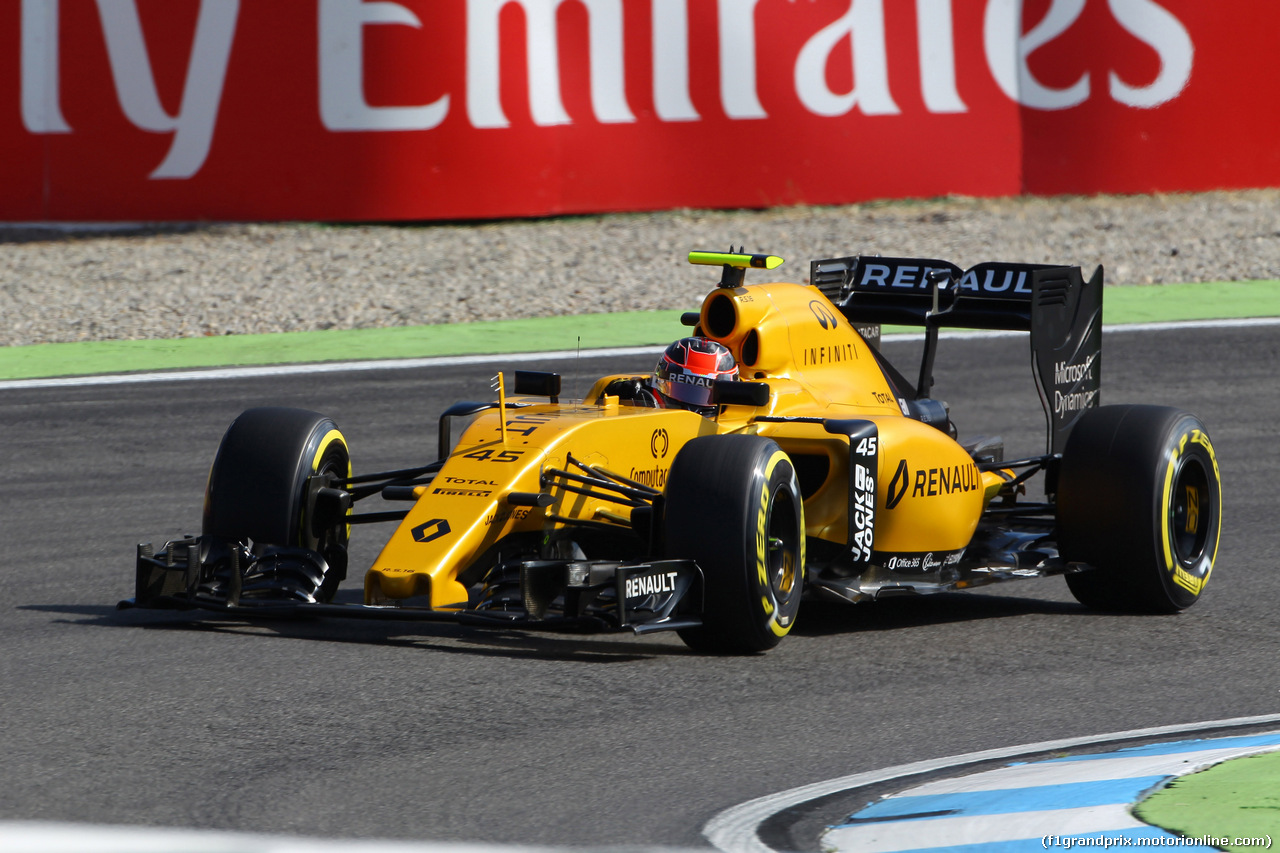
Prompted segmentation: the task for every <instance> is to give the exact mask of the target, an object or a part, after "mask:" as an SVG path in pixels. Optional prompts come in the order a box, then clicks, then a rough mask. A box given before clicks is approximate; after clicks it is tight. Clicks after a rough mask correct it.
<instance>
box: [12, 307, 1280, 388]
mask: <svg viewBox="0 0 1280 853" xmlns="http://www.w3.org/2000/svg"><path fill="white" fill-rule="evenodd" d="M1252 326H1280V317H1257V318H1251V319H1244V320H1187V321H1179V322H1176V323H1130V324H1126V325H1120V326H1107V327H1106V328H1104V329H1103V330H1102V331H1103V333H1104V334H1120V333H1126V332H1169V331H1176V330H1179V329H1232V328H1242V327H1252ZM1026 334H1027V333H1026V332H1001V331H958V330H952V331H946V332H943V333H942V335H941V337H942V338H943V339H950V340H983V339H989V338H1009V337H1019V336H1025V335H1026ZM884 340H886V341H920V340H924V335H923V334H915V333H904V334H893V335H885V336H884ZM662 349H663V348H662V347H661V346H647V347H618V348H615V349H591V350H581V351H578V350H556V351H553V352H524V353H514V354H501V353H495V354H491V355H457V356H438V357H432V358H397V359H382V360H377V361H327V362H320V363H316V364H276V365H265V366H262V367H222V368H208V369H204V368H201V369H192V370H169V371H159V372H148V373H109V374H100V375H97V376H59V377H52V378H47V379H9V380H4V381H0V391H18V390H23V389H33V388H83V387H87V386H93V385H133V384H139V383H147V382H208V381H212V380H216V379H257V378H261V377H269V376H304V375H312V374H319V373H346V372H355V371H369V370H406V369H409V368H417V367H457V366H459V365H468V364H511V363H519V362H528V361H541V360H545V359H550V360H565V359H576V358H580V357H582V356H586V357H588V358H612V357H622V356H630V355H656V354H658V353H660V352H662Z"/></svg>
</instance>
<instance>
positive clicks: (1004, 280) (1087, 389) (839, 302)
mask: <svg viewBox="0 0 1280 853" xmlns="http://www.w3.org/2000/svg"><path fill="white" fill-rule="evenodd" d="M809 281H810V283H811V284H813V285H814V286H816V287H817V288H818V289H819V290H821V291H822V292H823V294H824V295H825V296H826V297H827V298H828V299H830V300H831V302H832V303H833V304H835V306H836V307H837V308H839V309H840V312H841V313H842V314H844V315H845V317H847V318H848V319H849V322H850V323H852V324H853V325H855V326H858V327H866V326H873V327H874V326H876V325H878V324H882V323H888V324H896V325H907V326H923V327H924V328H925V330H926V342H927V345H926V354H925V359H926V363H925V365H924V366H922V369H921V381H920V385H919V391H918V396H927V395H928V389H929V385H931V384H932V377H931V376H928V375H927V374H928V372H929V370H931V366H932V352H931V351H930V350H931V349H932V344H933V342H935V341H936V335H937V329H939V328H963V329H994V330H1008V331H1025V332H1030V333H1031V368H1032V375H1033V376H1034V378H1035V382H1036V389H1037V391H1038V392H1039V394H1040V401H1041V403H1042V405H1043V406H1044V410H1045V417H1046V420H1047V421H1048V433H1049V434H1048V438H1047V441H1046V444H1047V446H1048V452H1049V453H1061V452H1062V448H1063V447H1064V446H1065V445H1066V441H1067V436H1069V435H1070V434H1071V429H1072V427H1074V426H1075V424H1076V422H1077V421H1078V420H1079V419H1080V417H1081V416H1082V415H1083V414H1084V412H1085V411H1087V410H1088V409H1091V408H1095V407H1096V406H1098V404H1099V390H1100V384H1101V382H1100V380H1101V367H1102V282H1103V271H1102V267H1098V268H1097V269H1096V270H1095V271H1094V273H1093V275H1092V277H1090V278H1089V280H1088V281H1085V279H1084V276H1083V274H1082V273H1081V271H1080V268H1079V267H1076V266H1055V265H1049V264H1014V263H998V262H997V263H983V264H978V265H977V266H975V267H971V268H970V269H968V270H961V269H960V268H959V267H958V266H956V265H955V264H953V263H951V262H949V261H942V260H936V259H930V258H884V257H876V256H862V255H856V256H852V257H845V258H828V259H824V260H816V261H813V262H811V263H810V266H809ZM940 291H941V292H943V293H945V294H946V298H945V299H940V298H939V297H940ZM877 331H878V330H877ZM864 334H865V333H864Z"/></svg>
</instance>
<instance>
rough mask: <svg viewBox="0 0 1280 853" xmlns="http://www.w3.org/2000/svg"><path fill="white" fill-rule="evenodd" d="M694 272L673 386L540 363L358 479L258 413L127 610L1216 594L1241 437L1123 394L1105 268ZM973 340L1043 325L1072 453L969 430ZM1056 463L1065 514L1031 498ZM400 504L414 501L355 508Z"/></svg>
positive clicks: (499, 608)
mask: <svg viewBox="0 0 1280 853" xmlns="http://www.w3.org/2000/svg"><path fill="white" fill-rule="evenodd" d="M689 259H690V261H692V262H693V263H702V264H714V265H720V266H722V268H723V273H722V278H721V280H720V282H719V284H718V286H716V287H715V288H714V289H713V290H712V292H711V293H710V294H709V295H708V296H707V297H706V298H705V299H704V300H703V302H702V308H701V311H699V312H698V313H696V314H694V313H690V314H686V315H685V317H684V322H685V324H686V325H688V326H692V327H693V329H692V334H691V335H689V336H688V337H686V338H684V339H681V340H680V341H677V342H676V343H675V344H673V345H672V346H671V347H669V348H668V349H667V351H666V353H665V354H664V355H663V357H662V359H661V360H660V361H659V364H658V367H657V368H656V369H655V371H654V372H653V374H650V375H617V376H606V377H604V378H602V379H600V380H599V381H597V382H596V383H595V385H594V386H593V387H592V388H591V390H590V391H589V392H588V393H587V395H586V397H585V398H584V399H583V400H581V401H566V402H561V401H560V400H559V392H560V377H559V376H558V375H556V374H552V373H531V372H519V371H517V372H516V374H515V384H514V388H513V389H512V390H513V393H512V394H511V395H510V396H508V394H507V391H506V388H505V386H504V385H503V384H502V376H501V374H499V376H498V384H497V387H496V389H495V390H496V394H495V396H496V400H494V401H491V402H485V403H458V404H456V405H453V406H451V407H450V408H448V409H447V410H446V411H445V412H444V413H443V415H442V416H441V417H440V422H439V458H438V459H437V460H436V461H434V462H430V463H426V464H420V465H416V466H415V467H410V468H406V469H403V470H398V471H388V472H382V473H376V474H375V473H353V471H352V467H351V456H350V453H349V451H348V446H347V441H346V439H345V438H344V437H343V435H342V433H341V432H340V431H339V430H338V427H337V426H336V425H335V424H334V423H333V422H332V421H331V420H329V419H328V418H326V417H324V416H322V415H319V414H316V413H314V412H309V411H303V410H298V409H285V408H258V409H251V410H249V411H246V412H245V413H243V414H242V415H241V416H240V417H239V418H237V419H236V420H235V422H234V423H232V424H231V426H230V428H229V429H228V430H227V432H226V435H225V436H224V438H223V439H222V444H221V446H220V447H219V449H218V452H217V456H216V457H215V459H214V463H213V467H212V469H211V471H210V474H209V482H208V488H207V492H206V496H205V507H204V523H203V532H202V534H201V535H200V536H198V537H192V538H189V539H184V540H179V541H172V542H168V543H166V544H165V546H164V547H163V548H162V549H161V550H160V551H159V552H155V551H154V550H153V549H152V548H151V546H150V545H140V546H139V548H138V554H137V563H136V566H137V587H136V590H137V591H136V598H134V599H131V600H130V601H127V602H122V606H140V607H166V608H184V609H187V608H204V609H206V610H207V611H212V612H220V613H224V614H231V615H234V616H235V617H237V618H241V617H244V616H254V615H260V616H279V615H282V614H284V613H287V612H295V611H299V612H310V613H315V614H320V615H334V616H354V617H363V618H376V619H397V620H406V619H420V620H449V621H456V622H462V623H464V624H472V625H479V626H505V627H519V628H523V629H551V630H556V629H558V630H619V629H625V630H630V631H634V632H635V633H638V634H639V633H648V632H651V631H660V630H675V631H678V632H679V635H680V637H681V638H682V639H683V640H684V641H685V642H686V643H687V644H688V645H689V646H691V647H693V648H695V649H699V650H707V651H716V652H753V651H762V650H765V649H768V648H770V647H772V646H774V645H776V644H777V643H778V641H779V640H780V639H781V638H782V637H784V636H785V635H786V634H787V632H788V631H790V630H791V628H792V626H793V625H794V624H795V621H796V616H797V612H798V610H799V606H800V601H801V597H802V596H804V595H813V596H823V597H833V598H837V599H842V600H846V601H849V602H860V601H867V600H873V599H876V598H880V597H884V596H889V595H901V594H912V593H916V594H918V593H930V592H938V591H944V590H956V589H964V588H968V587H973V586H978V585H981V584H986V583H990V582H993V581H1000V580H1007V579H1013V578H1023V577H1039V576H1046V575H1053V574H1065V575H1066V580H1067V583H1068V585H1069V586H1070V589H1071V591H1072V592H1073V593H1074V594H1075V596H1076V598H1078V599H1079V600H1080V601H1081V602H1083V603H1084V604H1086V605H1089V606H1091V607H1098V608H1105V609H1115V610H1125V611H1175V610H1179V609H1182V608H1185V607H1188V606H1190V605H1191V604H1193V603H1194V602H1195V601H1196V600H1197V598H1198V597H1199V596H1200V594H1201V591H1202V590H1203V588H1204V585H1205V583H1206V582H1207V581H1208V579H1209V574H1210V571H1211V570H1212V567H1213V560H1214V556H1215V553H1216V551H1217V546H1218V531H1219V525H1220V520H1221V484H1220V480H1219V474H1218V466H1217V461H1216V459H1215V456H1214V450H1213V445H1212V443H1211V442H1210V440H1209V436H1208V434H1207V433H1206V431H1205V428H1204V426H1203V425H1202V424H1201V423H1200V421H1199V420H1197V419H1196V418H1195V417H1194V416H1193V415H1190V414H1188V413H1186V412H1182V411H1179V410H1177V409H1170V408H1163V407H1155V406H1107V407H1099V405H1098V390H1099V376H1100V368H1101V361H1100V355H1101V343H1102V334H1101V332H1102V329H1101V323H1102V272H1101V269H1100V268H1099V270H1098V271H1097V272H1096V273H1095V274H1094V275H1093V277H1092V278H1091V279H1090V280H1089V281H1085V280H1084V278H1083V276H1082V275H1081V272H1080V269H1079V268H1078V267H1068V266H1043V265H1030V264H1001V263H992V264H981V265H979V266H977V267H974V268H972V269H970V270H967V271H962V270H960V269H959V268H958V267H956V266H954V265H952V264H950V263H947V262H945V261H937V260H929V259H919V258H882V257H868V256H859V257H848V258H833V259H825V260H818V261H814V262H812V264H811V275H810V280H811V282H812V284H810V285H799V284H792V283H771V284H745V283H744V277H745V272H746V270H747V269H773V268H775V267H776V266H778V265H779V264H780V263H781V262H782V261H781V259H780V258H777V257H774V256H769V255H750V254H743V253H733V252H730V253H728V254H723V253H721V254H717V253H710V252H694V253H692V254H691V255H690V258H689ZM881 323H899V324H901V323H908V324H915V325H920V326H923V327H924V330H925V345H924V357H923V360H922V363H921V365H920V369H919V376H918V379H917V381H916V382H915V383H914V384H913V383H912V382H910V381H909V380H907V379H906V378H905V377H904V376H903V375H902V374H901V373H900V372H899V371H898V370H897V369H895V368H894V367H893V366H892V365H891V364H889V363H888V361H886V360H885V358H884V357H883V356H882V355H881V354H880V353H879V351H878V347H877V346H876V345H875V344H877V343H878V333H879V324H881ZM956 326H959V327H972V328H986V329H1020V330H1024V331H1028V332H1029V333H1030V338H1031V356H1032V367H1033V374H1034V376H1035V378H1036V384H1037V387H1038V388H1039V391H1040V395H1041V398H1042V401H1043V402H1044V404H1045V410H1046V414H1047V419H1048V439H1047V441H1046V444H1047V447H1046V453H1045V454H1043V455H1041V456H1036V457H1032V458H1025V459H1016V460H1006V459H1004V458H1003V447H1002V445H1001V444H1000V442H999V441H998V440H977V441H964V440H963V439H958V438H957V436H956V430H955V428H954V426H953V425H952V423H951V421H950V420H949V417H948V411H947V408H946V407H945V405H944V404H942V403H940V402H938V401H936V400H934V399H933V398H932V397H931V396H930V389H931V386H932V384H933V379H932V365H933V360H934V353H935V351H936V349H937V342H938V329H939V328H941V327H956ZM869 341H870V343H869ZM1040 473H1043V474H1044V477H1043V480H1044V490H1045V493H1046V498H1045V500H1043V501H1038V502H1031V501H1028V500H1025V499H1023V497H1024V495H1025V493H1026V486H1025V484H1026V483H1027V481H1028V479H1029V478H1031V477H1032V476H1034V475H1036V474H1040ZM375 496H379V497H380V498H381V499H382V501H384V502H402V503H400V504H398V505H399V506H401V507H402V508H401V509H398V510H386V509H383V510H381V511H374V512H356V511H354V510H353V506H354V505H355V504H357V503H361V502H363V501H365V500H366V499H368V498H372V497H375ZM384 505H385V504H384ZM396 505H397V504H395V503H392V504H391V506H396ZM380 522H394V523H395V524H396V527H395V530H394V532H393V533H392V534H391V536H390V538H389V539H388V541H387V543H386V546H385V547H384V548H383V549H382V552H381V554H380V555H379V556H378V558H377V559H376V560H375V562H374V563H373V565H372V567H370V568H369V569H368V571H367V572H366V573H365V576H364V602H365V603H364V604H331V603H328V602H330V601H331V599H332V597H333V595H334V592H335V590H336V588H337V586H338V584H339V583H341V581H342V580H343V579H344V578H345V577H346V574H347V542H348V536H349V535H350V531H351V529H352V528H353V527H354V526H357V525H363V524H366V523H380Z"/></svg>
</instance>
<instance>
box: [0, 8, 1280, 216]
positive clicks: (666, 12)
mask: <svg viewBox="0 0 1280 853" xmlns="http://www.w3.org/2000/svg"><path fill="white" fill-rule="evenodd" d="M1277 33H1280V4H1277V3H1274V2H1273V0H1236V1H1235V2H1233V3H1230V4H1218V3H1206V2H1203V0H252V2H250V0H4V2H3V4H2V5H0V55H3V56H4V57H6V59H5V61H3V62H2V63H0V141H2V143H3V145H2V150H0V155H2V156H0V181H3V187H4V190H3V193H0V219H5V220H10V221H25V220H72V221H83V220H166V219H178V220H193V219H212V220H257V219H265V220H278V219H312V220H369V219H372V220H394V219H462V218H491V217H509V216H528V215H542V214H557V213H574V212H598V211H616V210H648V209H661V208H670V207H682V206H689V207H761V206H768V205H779V204H795V203H809V204H831V203H841V202H854V201H863V200H868V199H877V198H897V197H928V196H937V195H943V194H950V193H955V194H965V195H981V196H994V195H1008V194H1016V193H1022V192H1030V193H1040V194H1058V193H1096V192H1148V191H1174V190H1206V189H1215V188H1242V187H1256V186H1274V185H1280V144H1277V143H1276V141H1275V140H1276V139H1277V138H1280V109H1278V108H1277V106H1276V105H1277V104H1280V70H1277V69H1278V68H1280V66H1278V65H1277V64H1276V63H1275V61H1274V60H1273V58H1272V54H1273V53H1274V48H1275V39H1276V34H1277Z"/></svg>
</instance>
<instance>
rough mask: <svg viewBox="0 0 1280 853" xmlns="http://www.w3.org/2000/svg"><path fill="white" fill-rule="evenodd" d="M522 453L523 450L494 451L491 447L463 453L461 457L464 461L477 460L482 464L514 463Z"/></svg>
mask: <svg viewBox="0 0 1280 853" xmlns="http://www.w3.org/2000/svg"><path fill="white" fill-rule="evenodd" d="M523 453H524V451H523V450H494V449H493V448H491V447H484V448H481V449H479V450H473V451H471V452H470V453H464V454H463V455H462V456H463V458H464V459H479V460H480V461H482V462H516V461H519V459H520V456H521V455H522V454H523Z"/></svg>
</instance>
